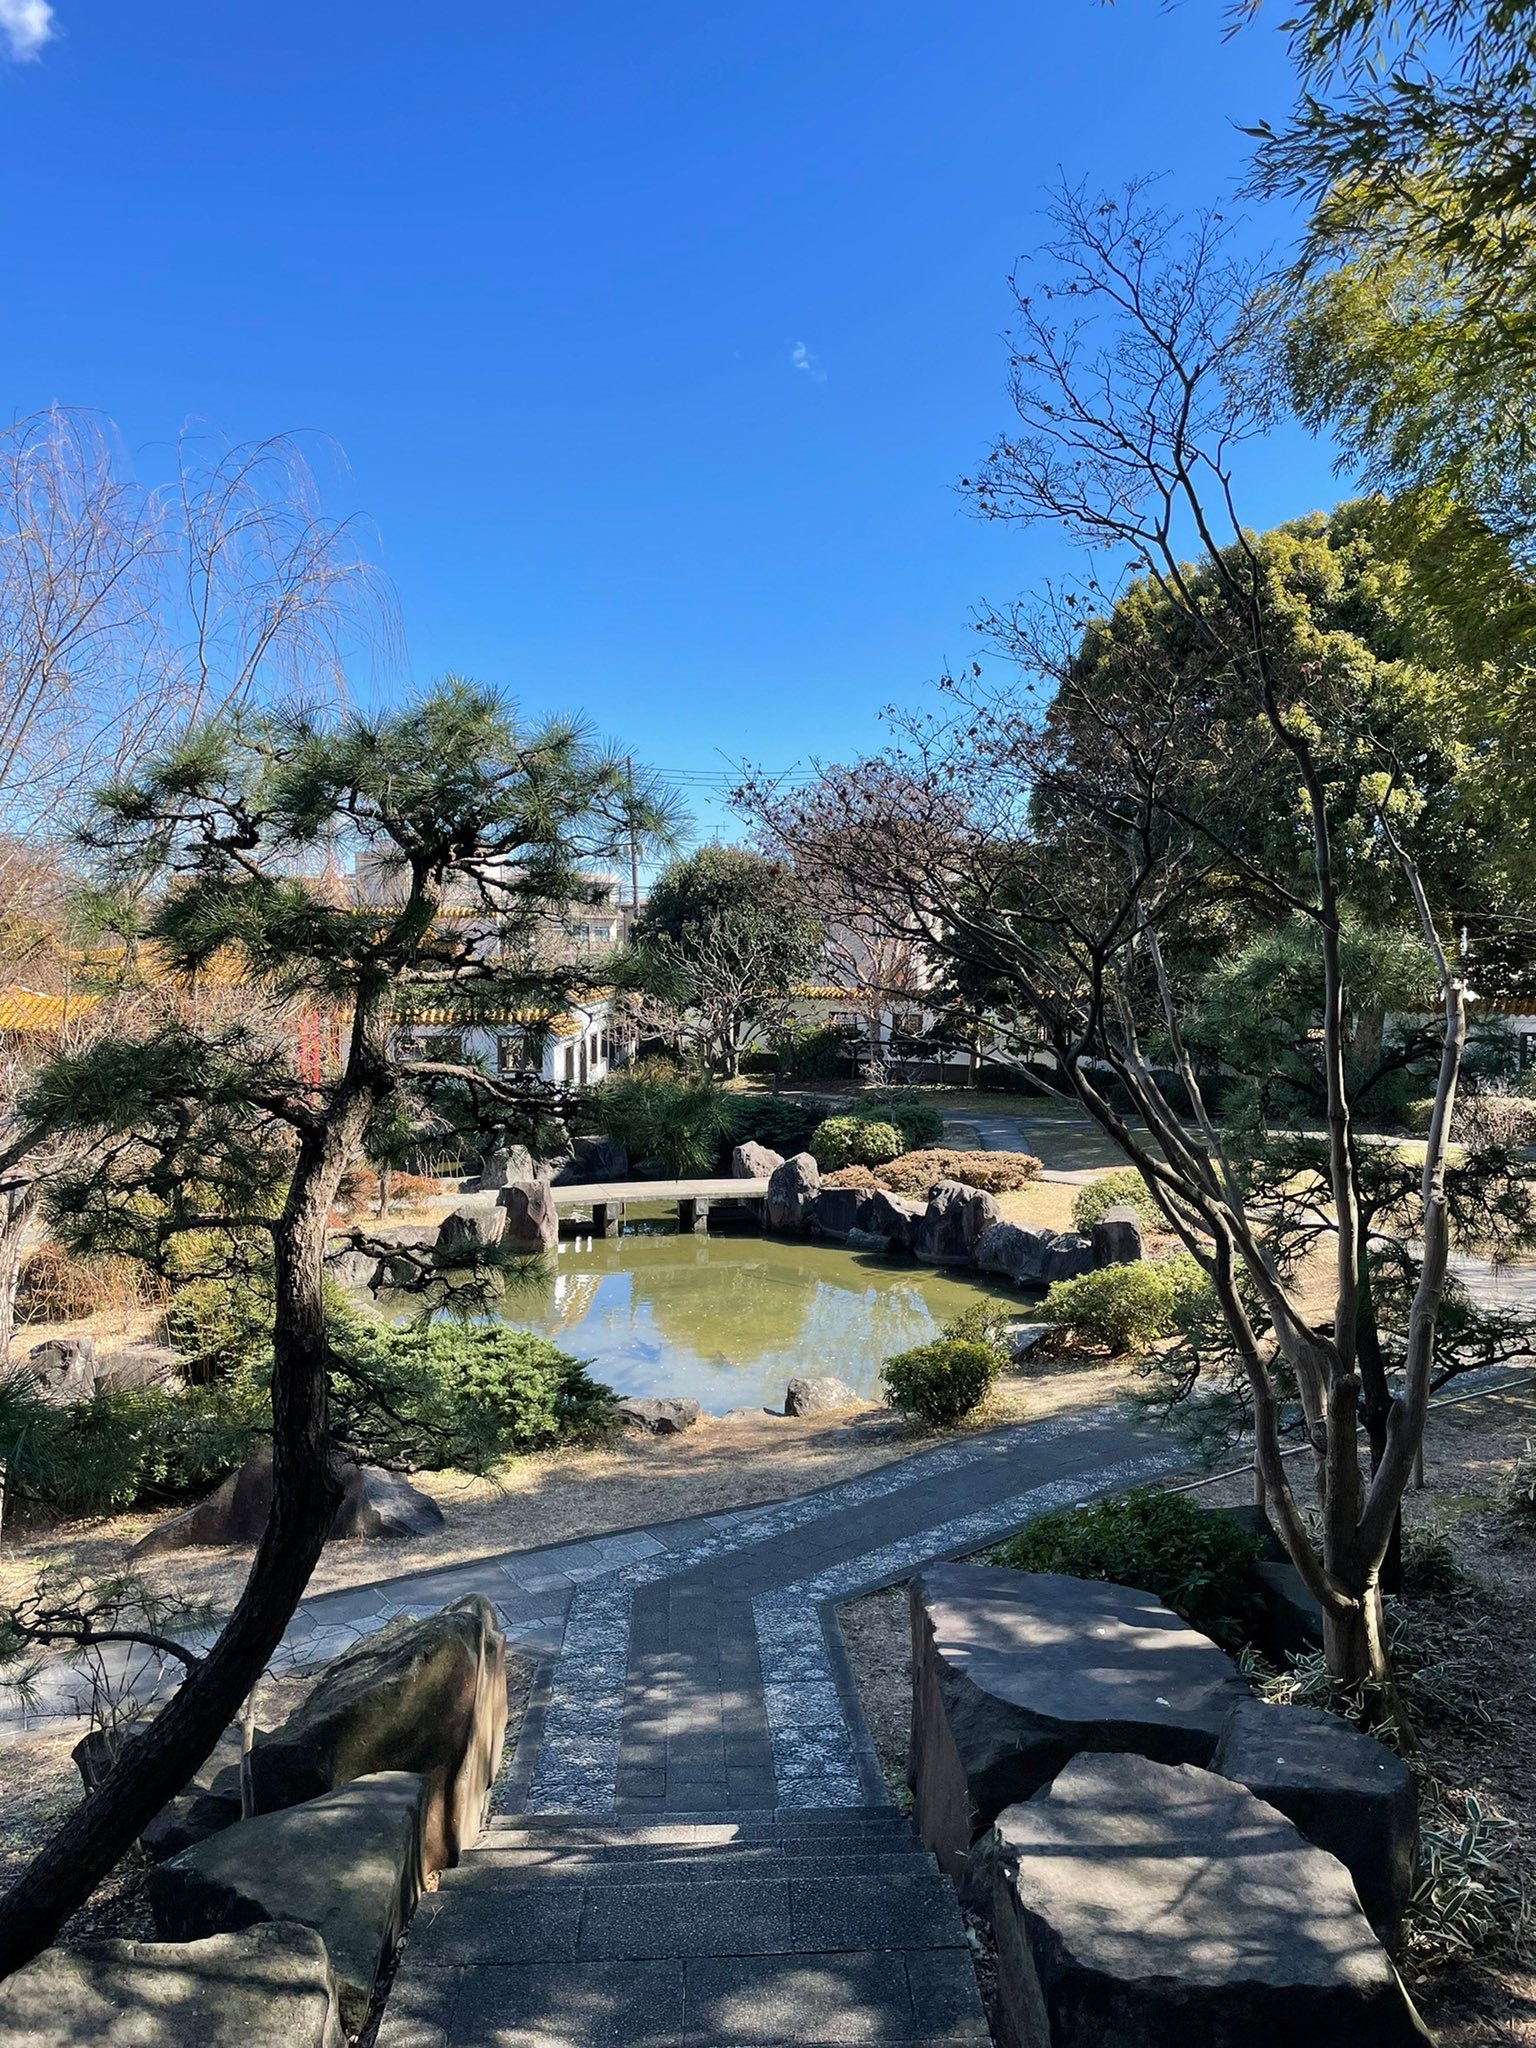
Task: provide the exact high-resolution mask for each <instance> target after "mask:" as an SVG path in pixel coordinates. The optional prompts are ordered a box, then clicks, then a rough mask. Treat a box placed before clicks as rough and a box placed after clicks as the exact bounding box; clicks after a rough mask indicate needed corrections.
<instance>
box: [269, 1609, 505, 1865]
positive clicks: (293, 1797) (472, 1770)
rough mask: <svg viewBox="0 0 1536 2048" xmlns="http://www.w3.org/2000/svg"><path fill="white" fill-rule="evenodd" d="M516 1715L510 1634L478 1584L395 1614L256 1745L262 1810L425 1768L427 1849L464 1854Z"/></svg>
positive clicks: (439, 1855)
mask: <svg viewBox="0 0 1536 2048" xmlns="http://www.w3.org/2000/svg"><path fill="white" fill-rule="evenodd" d="M506 1725H507V1644H506V1637H505V1636H504V1635H503V1634H502V1632H501V1629H500V1627H499V1626H498V1625H497V1620H496V1610H495V1608H494V1607H492V1605H491V1603H490V1601H489V1600H487V1599H485V1598H484V1597H483V1596H482V1595H481V1594H479V1593H470V1594H467V1595H466V1596H465V1597H464V1598H463V1599H462V1600H455V1601H454V1602H453V1603H452V1605H451V1606H448V1607H445V1608H443V1609H442V1610H441V1612H439V1613H437V1614H432V1615H428V1616H427V1617H426V1618H425V1619H424V1620H422V1621H410V1620H405V1619H402V1620H400V1621H395V1622H391V1623H390V1624H389V1626H388V1627H387V1628H382V1629H380V1630H379V1631H378V1633H377V1634H375V1635H371V1636H368V1637H366V1638H365V1639H364V1641H362V1642H361V1643H359V1644H358V1646H357V1648H356V1649H355V1650H351V1651H348V1653H347V1654H346V1655H345V1656H343V1657H338V1658H337V1659H336V1660H335V1662H334V1663H332V1664H331V1665H329V1666H328V1667H327V1669H326V1671H325V1673H324V1675H323V1676H322V1678H321V1679H320V1681H319V1683H318V1684H317V1685H316V1686H315V1688H314V1690H313V1691H312V1692H311V1693H310V1695H309V1697H308V1699H306V1700H305V1702H304V1704H303V1705H302V1706H301V1707H299V1708H298V1709H297V1711H296V1712H295V1713H293V1714H292V1715H291V1716H290V1717H289V1719H288V1720H287V1721H286V1722H285V1723H284V1725H283V1726H282V1727H281V1728H279V1729H276V1730H275V1731H274V1732H273V1733H272V1734H270V1735H265V1736H263V1737H262V1738H261V1740H260V1741H259V1742H257V1744H256V1745H255V1747H254V1748H253V1749H252V1751H251V1761H250V1769H251V1789H252V1794H253V1799H254V1806H255V1810H256V1812H257V1813H275V1812H277V1811H279V1810H280V1809H283V1808H286V1807H290V1806H298V1805H300V1804H302V1802H303V1801H305V1800H307V1799H318V1798H320V1797H321V1795H322V1794H323V1793H326V1792H333V1791H335V1790H336V1788H337V1787H338V1786H340V1785H346V1784H349V1783H350V1782H351V1781H352V1780H353V1779H354V1778H365V1777H369V1776H371V1775H372V1774H373V1773H374V1772H375V1771H415V1772H417V1773H419V1774H420V1776H421V1777H422V1778H424V1779H425V1780H426V1810H425V1817H424V1821H423V1828H422V1855H423V1859H424V1862H425V1865H426V1868H427V1869H428V1870H429V1871H432V1870H438V1869H441V1868H442V1867H443V1866H444V1865H445V1864H452V1863H457V1862H458V1860H459V1857H460V1855H461V1854H462V1853H463V1851H464V1850H465V1849H467V1848H468V1847H469V1846H470V1845H471V1844H472V1843H473V1842H474V1840H475V1837H476V1836H477V1835H478V1834H479V1832H480V1829H481V1827H482V1825H483V1824H484V1820H485V1812H486V1805H487V1802H488V1800H489V1798H490V1790H491V1783H492V1781H493V1779H494V1778H495V1776H496V1772H497V1770H498V1768H499V1767H500V1763H501V1745H502V1738H503V1736H504V1735H505V1733H506Z"/></svg>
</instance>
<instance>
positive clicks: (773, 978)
mask: <svg viewBox="0 0 1536 2048" xmlns="http://www.w3.org/2000/svg"><path fill="white" fill-rule="evenodd" d="M633 939H634V959H635V964H636V968H637V972H638V974H639V978H640V979H641V981H642V983H643V984H644V985H645V986H647V987H648V988H649V989H650V991H651V993H652V995H653V997H655V998H656V999H657V1003H658V1009H657V1010H656V1012H655V1013H654V1014H653V1018H652V1021H653V1022H654V1023H657V1024H659V1025H660V1026H661V1028H662V1029H663V1031H664V1033H665V1035H666V1036H668V1037H669V1038H671V1039H672V1041H673V1042H674V1043H675V1044H678V1045H680V1046H682V1047H684V1048H686V1049H687V1050H689V1051H691V1052H693V1053H695V1054H696V1055H697V1056H698V1057H699V1058H701V1059H702V1060H703V1062H704V1064H705V1065H706V1066H707V1067H708V1068H709V1070H710V1071H711V1072H712V1073H718V1074H725V1075H734V1074H736V1073H737V1072H738V1071H739V1069H740V1066H741V1056H742V1054H743V1053H744V1052H745V1051H746V1050H747V1048H748V1046H749V1045H751V1044H752V1042H753V1040H754V1039H756V1038H758V1037H761V1036H768V1035H771V1034H772V1033H773V1031H774V1030H775V1029H776V1028H777V1027H778V1026H779V1025H780V1024H782V1023H783V1021H784V1020H785V1019H786V1018H787V1016H788V1015H789V1011H790V1007H791V1005H792V1003H793V1001H794V997H795V991H796V988H797V986H798V985H800V984H801V983H803V982H804V981H805V980H806V979H807V978H808V977H809V976H810V975H811V974H812V973H813V971H814V969H815V967H816V963H817V961H818V959H819V957H820V954H821V948H822V942H823V933H822V928H821V925H820V923H819V922H818V921H817V919H816V917H815V915H814V914H813V912H812V910H811V907H810V904H809V903H808V901H807V899H806V896H805V892H804V890H803V889H802V887H801V886H800V884H799V882H798V881H797V880H796V877H795V875H794V872H793V870H792V869H791V868H790V867H789V866H788V865H787V864H786V863H785V862H782V861H776V860H769V859H767V858H766V857H765V856H764V855H762V854H759V853H753V852H751V851H750V850H749V849H748V848H746V847H740V846H703V847H700V848H699V850H698V851H697V852H696V853H692V854H689V855H688V856H687V857H686V859H683V860H680V861H677V862H675V863H674V864H673V865H672V866H671V867H669V868H666V869H665V870H664V871H663V872H662V874H661V875H660V876H659V877H658V879H657V882H656V885H655V887H654V888H653V889H652V891H651V894H650V897H649V899H648V901H647V903H646V906H645V909H644V911H643V912H642V913H641V916H640V918H639V919H638V921H637V923H636V925H635V929H634V934H633Z"/></svg>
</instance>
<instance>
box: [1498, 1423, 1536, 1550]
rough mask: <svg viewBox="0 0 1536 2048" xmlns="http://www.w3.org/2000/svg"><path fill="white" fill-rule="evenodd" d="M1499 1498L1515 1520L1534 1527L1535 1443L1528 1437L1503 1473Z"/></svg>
mask: <svg viewBox="0 0 1536 2048" xmlns="http://www.w3.org/2000/svg"><path fill="white" fill-rule="evenodd" d="M1500 1498H1501V1499H1502V1501H1503V1503H1504V1506H1505V1508H1506V1510H1507V1511H1508V1513H1509V1514H1510V1516H1511V1517H1512V1518H1513V1519H1514V1520H1515V1521H1517V1522H1523V1523H1525V1524H1526V1525H1527V1526H1528V1527H1531V1528H1536V1444H1533V1443H1532V1442H1531V1440H1530V1438H1529V1437H1527V1438H1526V1440H1525V1444H1524V1446H1523V1447H1522V1449H1521V1450H1520V1451H1519V1452H1518V1453H1517V1454H1516V1457H1515V1462H1514V1464H1513V1465H1512V1466H1511V1467H1510V1469H1509V1471H1508V1472H1507V1473H1506V1474H1505V1475H1504V1483H1503V1485H1502V1487H1501V1488H1500Z"/></svg>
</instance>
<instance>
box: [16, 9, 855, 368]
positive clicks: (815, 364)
mask: <svg viewBox="0 0 1536 2048" xmlns="http://www.w3.org/2000/svg"><path fill="white" fill-rule="evenodd" d="M5 4H6V0H0V7H3V6H4V5H5ZM789 360H790V361H791V362H792V363H793V364H794V366H795V368H796V369H797V370H803V371H804V372H805V374H806V376H807V377H809V378H810V380H811V382H812V383H813V384H825V383H826V381H827V373H826V371H825V370H824V369H823V368H822V367H821V358H820V356H817V355H813V354H812V353H811V351H810V350H809V349H808V348H807V347H806V345H805V343H804V342H803V341H797V342H796V343H795V345H794V347H793V348H792V349H791V350H790V352H789Z"/></svg>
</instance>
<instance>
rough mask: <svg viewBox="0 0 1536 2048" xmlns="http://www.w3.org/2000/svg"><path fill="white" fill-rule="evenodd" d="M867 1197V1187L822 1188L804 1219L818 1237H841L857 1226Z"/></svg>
mask: <svg viewBox="0 0 1536 2048" xmlns="http://www.w3.org/2000/svg"><path fill="white" fill-rule="evenodd" d="M868 1199H869V1190H868V1189H867V1188H826V1187H824V1188H822V1189H821V1190H820V1191H819V1192H818V1193H817V1195H816V1198H815V1200H814V1201H813V1202H812V1203H811V1205H810V1207H809V1208H808V1209H807V1211H806V1216H805V1220H806V1222H807V1224H808V1225H809V1226H810V1228H811V1229H812V1230H814V1231H815V1233H816V1235H817V1236H818V1237H832V1238H838V1239H842V1238H845V1237H847V1235H848V1233H849V1231H851V1230H854V1229H856V1228H857V1227H858V1224H859V1219H860V1217H861V1216H862V1214H863V1211H864V1206H865V1204H866V1202H867V1201H868Z"/></svg>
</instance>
